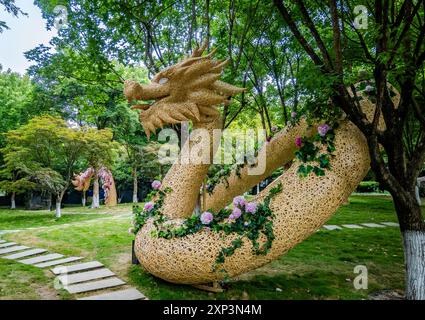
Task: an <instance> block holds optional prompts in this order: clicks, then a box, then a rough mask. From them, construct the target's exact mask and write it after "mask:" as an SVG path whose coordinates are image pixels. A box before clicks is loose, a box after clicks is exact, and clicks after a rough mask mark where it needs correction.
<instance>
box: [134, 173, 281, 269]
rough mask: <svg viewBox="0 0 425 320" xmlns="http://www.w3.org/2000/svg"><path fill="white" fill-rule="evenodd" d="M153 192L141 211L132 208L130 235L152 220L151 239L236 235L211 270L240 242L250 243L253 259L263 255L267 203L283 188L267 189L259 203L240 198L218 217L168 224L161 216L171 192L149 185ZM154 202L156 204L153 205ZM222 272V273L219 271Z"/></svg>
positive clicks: (269, 237) (269, 215)
mask: <svg viewBox="0 0 425 320" xmlns="http://www.w3.org/2000/svg"><path fill="white" fill-rule="evenodd" d="M152 186H153V190H152V192H151V193H150V194H149V195H148V196H147V199H146V200H147V202H146V203H145V205H144V207H143V208H140V207H139V206H134V208H133V213H134V217H133V228H131V229H130V230H129V232H131V233H134V234H137V232H138V231H139V230H140V229H141V228H143V226H144V225H145V224H146V223H147V222H148V220H149V219H152V221H153V224H154V227H155V228H154V229H153V230H152V232H151V236H152V237H158V238H164V239H172V238H181V237H185V236H188V235H190V234H194V233H197V232H199V231H201V230H206V231H208V232H224V233H225V234H226V235H230V234H237V235H238V237H237V238H236V239H235V240H233V241H232V245H231V246H229V247H225V248H222V249H221V250H220V252H219V254H218V256H217V257H216V259H215V263H214V265H213V266H212V270H213V271H214V270H216V269H217V267H218V265H220V264H223V263H224V262H225V259H226V258H227V257H230V256H232V255H233V254H234V253H235V251H236V250H237V249H238V248H240V247H241V246H242V244H243V238H247V239H249V240H250V241H251V243H252V252H253V254H255V255H266V254H267V253H268V252H269V250H270V248H271V247H272V243H273V240H274V238H275V237H274V233H273V218H274V215H273V212H272V211H271V209H270V206H269V205H270V201H271V199H272V198H273V196H275V195H276V194H277V193H279V192H281V191H282V185H281V184H278V185H276V186H275V187H273V188H271V189H270V192H269V195H268V196H267V197H266V198H265V200H264V201H263V202H262V203H259V204H256V203H254V202H247V201H246V199H245V198H244V197H242V196H238V197H235V198H234V199H233V208H230V207H226V208H224V209H221V210H220V211H218V212H217V213H214V212H212V211H205V212H203V213H202V214H193V215H192V216H191V217H190V218H187V219H184V220H179V221H176V220H170V219H168V218H167V217H166V216H165V215H163V214H162V212H161V207H162V204H163V202H164V199H165V197H166V195H167V193H169V192H171V189H170V188H165V189H164V190H161V189H160V187H161V184H160V182H159V181H157V182H155V181H154V183H153V184H152ZM153 198H156V201H152V199H153ZM261 235H264V236H265V239H266V240H265V242H264V243H263V244H260V242H259V241H258V239H259V238H260V236H261ZM222 271H225V270H224V269H222Z"/></svg>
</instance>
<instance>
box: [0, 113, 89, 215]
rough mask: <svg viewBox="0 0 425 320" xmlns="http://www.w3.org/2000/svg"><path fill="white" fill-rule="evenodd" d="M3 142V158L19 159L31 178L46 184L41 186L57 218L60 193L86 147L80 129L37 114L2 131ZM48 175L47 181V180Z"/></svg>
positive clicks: (60, 200) (67, 183)
mask: <svg viewBox="0 0 425 320" xmlns="http://www.w3.org/2000/svg"><path fill="white" fill-rule="evenodd" d="M6 142H7V147H6V148H5V149H4V150H3V152H4V153H3V154H4V156H5V157H6V158H9V159H14V158H18V159H20V162H21V163H22V164H23V165H25V167H26V168H29V169H28V170H27V171H26V173H27V175H28V176H32V177H33V180H34V181H36V182H37V181H38V182H39V183H40V181H43V179H45V180H44V181H45V182H46V183H42V184H41V185H43V184H44V185H45V186H47V187H46V188H44V189H46V190H47V192H49V193H50V194H54V195H55V197H56V217H58V218H59V217H60V216H61V203H62V199H63V196H64V194H65V192H66V190H67V189H68V187H69V184H70V181H71V178H72V176H73V173H74V172H75V171H77V169H78V165H79V161H81V160H82V155H83V150H84V148H85V147H86V146H87V139H86V137H85V135H84V132H83V131H82V130H78V129H72V128H70V127H68V126H67V125H66V123H65V121H64V120H62V119H61V118H58V117H53V116H40V117H35V118H33V119H31V120H30V121H29V122H28V124H26V125H23V126H21V127H20V128H18V129H16V130H11V131H9V132H8V133H7V134H6ZM43 170H44V171H43ZM46 170H48V171H46ZM43 172H44V173H43ZM31 173H32V174H31ZM43 175H45V177H44V178H42V177H43ZM48 176H49V177H50V178H51V179H50V181H49V180H47V178H48ZM58 176H60V177H61V179H59V178H58ZM60 180H61V181H62V182H60ZM41 185H40V186H41Z"/></svg>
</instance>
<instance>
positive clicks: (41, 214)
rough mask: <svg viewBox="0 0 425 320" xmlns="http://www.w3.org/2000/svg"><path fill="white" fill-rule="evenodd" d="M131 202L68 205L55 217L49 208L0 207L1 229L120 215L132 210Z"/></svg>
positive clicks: (50, 224) (60, 223)
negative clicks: (89, 205) (91, 205)
mask: <svg viewBox="0 0 425 320" xmlns="http://www.w3.org/2000/svg"><path fill="white" fill-rule="evenodd" d="M131 207H132V205H131V204H128V203H126V204H120V205H118V206H116V207H110V208H108V207H105V206H102V207H101V208H98V209H89V208H87V207H86V208H83V207H74V206H72V207H66V208H63V209H62V217H61V218H60V219H56V218H55V213H54V211H48V210H38V211H30V210H21V209H16V210H11V209H0V230H16V229H24V228H35V227H45V226H47V227H49V226H55V225H62V224H66V223H72V222H77V221H85V220H92V219H99V218H104V217H105V216H109V215H118V214H123V213H127V214H128V213H130V212H131Z"/></svg>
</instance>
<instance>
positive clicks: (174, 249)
mask: <svg viewBox="0 0 425 320" xmlns="http://www.w3.org/2000/svg"><path fill="white" fill-rule="evenodd" d="M205 49H206V45H205V44H204V45H203V46H202V47H201V48H198V49H196V50H194V52H193V54H192V56H190V57H187V58H185V59H184V60H183V61H181V62H179V63H177V64H175V65H172V66H170V67H168V68H166V69H164V70H163V71H160V72H159V73H158V74H156V75H155V76H154V78H153V79H152V81H151V83H150V84H139V83H137V82H135V81H132V80H127V81H126V82H125V84H124V94H125V96H126V97H127V99H128V100H129V102H131V101H135V100H142V101H154V102H153V103H150V104H138V105H135V106H133V108H135V109H140V110H141V112H140V122H141V124H142V125H143V128H144V130H145V132H146V134H147V135H148V136H149V135H150V133H153V132H155V130H156V129H157V128H161V127H162V126H164V125H167V124H176V123H181V122H183V121H191V122H192V124H193V128H204V129H207V130H209V131H208V132H209V133H210V134H212V129H214V128H221V124H222V121H221V119H220V113H219V111H218V110H217V106H218V105H220V104H223V103H226V102H227V101H228V98H229V97H231V96H234V95H236V94H238V93H240V92H242V91H243V90H244V89H242V88H238V87H235V86H232V85H230V84H228V83H225V82H222V81H220V80H219V78H220V75H221V73H222V70H223V68H224V67H225V65H226V63H227V61H217V60H214V59H213V58H212V56H213V52H211V53H209V54H207V55H203V52H204V51H205ZM351 94H352V93H351ZM357 94H361V95H362V96H363V97H364V98H363V99H361V100H360V101H359V103H360V105H361V108H362V110H363V112H365V113H366V114H367V115H368V117H373V112H374V105H373V103H372V102H371V101H370V100H369V99H368V98H367V95H366V94H365V93H364V92H361V90H359V91H358V92H357ZM398 97H399V96H397V97H396V99H397V98H398ZM315 129H316V128H315V127H314V126H309V125H308V124H307V122H306V121H305V120H300V121H299V122H298V123H297V124H294V125H292V126H287V127H285V128H284V129H283V130H282V131H280V132H278V133H277V134H276V135H274V136H273V138H272V139H271V140H270V141H269V142H268V143H266V144H264V146H263V147H262V149H261V150H259V154H261V153H263V152H265V153H266V155H267V157H266V170H265V172H264V173H263V174H261V175H249V174H248V168H247V167H246V166H245V167H243V168H242V169H241V170H240V172H238V174H236V173H232V174H231V175H230V176H229V177H228V180H227V181H228V183H224V182H223V183H219V184H218V185H216V187H215V188H214V190H213V192H212V194H209V195H207V197H206V200H205V205H204V207H205V208H208V209H211V210H220V209H222V208H223V207H225V206H226V205H228V204H229V203H230V202H231V201H232V199H233V197H235V196H238V195H241V194H243V193H244V192H246V191H247V190H249V189H251V188H252V187H253V186H255V185H256V184H258V183H259V182H261V181H262V180H264V179H265V178H266V177H268V176H270V174H271V173H272V172H273V171H275V170H276V169H277V168H279V167H282V166H284V165H285V164H289V163H290V162H292V161H293V164H292V165H291V166H289V169H288V170H286V171H285V172H284V173H283V174H282V175H281V176H280V177H278V178H277V179H276V180H275V181H274V182H272V183H271V184H270V185H269V186H268V187H267V188H265V189H264V190H263V191H262V192H260V193H259V194H257V195H256V196H255V198H254V200H253V201H254V202H257V203H259V202H261V201H263V200H264V199H265V198H266V197H267V196H268V195H269V194H270V192H271V190H272V189H273V188H274V187H275V186H276V185H278V184H281V185H282V187H283V188H282V189H283V191H282V192H280V193H279V194H277V195H275V196H274V197H273V198H272V200H271V201H270V209H271V210H272V211H273V213H274V223H273V232H274V236H275V239H274V241H273V245H272V247H271V249H270V251H269V252H268V253H267V254H266V255H254V254H253V253H252V246H251V243H250V242H249V240H247V239H245V240H244V241H243V244H242V246H241V248H240V249H238V250H237V251H235V253H234V254H233V255H232V256H230V257H229V258H227V259H226V261H225V262H224V268H225V270H226V271H227V276H230V277H234V276H237V275H239V274H242V273H245V272H248V271H250V270H253V269H255V268H258V267H261V266H263V265H265V264H267V263H269V262H271V261H272V260H274V259H276V258H278V257H280V256H281V255H283V254H284V253H285V252H287V251H288V250H289V249H291V248H292V247H294V246H295V245H296V244H298V243H300V242H301V241H303V240H304V239H306V238H307V237H309V236H310V235H311V234H313V233H314V232H315V231H317V230H318V229H319V228H320V227H321V226H322V225H323V224H324V223H325V222H326V221H327V220H328V219H329V218H330V217H331V216H332V215H333V214H334V213H335V211H336V210H337V208H338V207H339V206H340V205H341V204H343V203H344V202H346V201H347V199H348V196H349V195H350V194H351V193H352V192H353V191H354V189H355V188H356V187H357V185H358V184H359V183H360V181H362V179H363V178H364V176H365V175H366V173H367V172H368V170H369V165H370V158H369V153H368V147H367V143H366V139H365V137H364V136H363V134H362V133H361V132H360V131H359V130H358V129H357V128H356V127H355V126H354V125H353V124H352V123H351V122H350V121H349V120H348V119H346V118H343V119H341V120H340V121H339V126H338V128H337V129H336V130H335V138H334V144H335V148H336V150H335V151H334V152H333V154H334V157H333V158H332V168H331V170H328V171H326V174H325V175H324V176H316V175H314V174H309V175H308V177H306V178H300V177H299V174H298V173H297V169H298V166H299V165H300V162H299V160H294V152H295V151H296V149H297V147H296V146H295V144H294V139H295V138H296V137H298V136H311V135H312V134H313V132H316V131H315ZM211 140H213V139H211ZM185 143H186V144H189V147H191V148H192V147H196V143H197V141H193V140H188V141H186V142H185ZM185 147H186V145H184V146H183V147H182V148H185ZM211 150H214V148H211ZM211 152H213V151H211ZM208 167H209V165H208V164H182V163H180V161H176V162H175V163H174V164H173V166H172V167H171V168H170V170H169V171H168V173H167V174H166V176H165V178H164V180H163V182H162V187H161V188H162V189H165V188H167V187H169V188H171V190H172V192H170V193H169V194H167V196H166V197H165V199H164V202H163V205H162V213H163V214H164V215H165V216H166V217H167V218H169V219H172V220H173V221H181V220H182V219H185V218H188V217H190V216H191V215H192V213H193V211H194V209H195V206H196V203H197V199H198V196H199V190H200V188H201V186H202V183H203V181H204V178H205V177H206V175H207V171H208ZM153 228H154V224H153V223H152V221H150V222H148V223H146V224H145V225H144V226H143V228H141V229H140V230H139V232H138V233H137V235H136V240H135V253H136V256H137V257H138V260H139V261H140V263H141V265H142V266H143V267H144V268H145V269H146V270H147V271H148V272H150V273H151V274H153V275H155V276H157V277H159V278H162V279H164V280H166V281H169V282H173V283H181V284H192V285H201V284H206V283H211V282H215V281H218V280H222V279H223V278H224V277H225V276H226V275H225V274H223V273H222V272H220V271H214V270H212V269H211V265H213V264H214V259H215V257H216V256H217V254H219V251H220V248H223V247H226V246H229V245H230V244H231V243H232V241H233V240H234V239H235V237H236V236H235V235H232V234H228V235H226V234H224V233H222V232H212V231H210V230H208V228H205V229H203V230H200V231H199V232H197V233H194V234H191V235H188V236H186V237H181V238H172V239H164V238H158V237H152V236H151V234H152V230H153ZM263 241H264V239H263Z"/></svg>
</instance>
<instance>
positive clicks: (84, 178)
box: [71, 167, 117, 207]
mask: <svg viewBox="0 0 425 320" xmlns="http://www.w3.org/2000/svg"><path fill="white" fill-rule="evenodd" d="M95 174H97V176H98V177H99V178H100V180H101V181H102V189H103V191H104V192H105V205H107V206H111V207H112V206H116V205H117V191H116V188H115V182H114V177H113V176H112V173H111V171H110V170H108V169H107V168H105V167H101V168H100V169H99V170H98V171H97V173H96V170H95V169H93V168H92V167H89V168H87V170H86V171H84V172H81V173H80V174H76V175H74V179H73V180H72V181H71V182H72V184H73V185H74V187H75V190H77V191H81V192H83V196H84V197H85V192H86V191H87V190H88V189H89V188H90V181H91V180H92V178H93V176H94V175H95ZM83 204H84V205H85V198H84V203H83Z"/></svg>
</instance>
